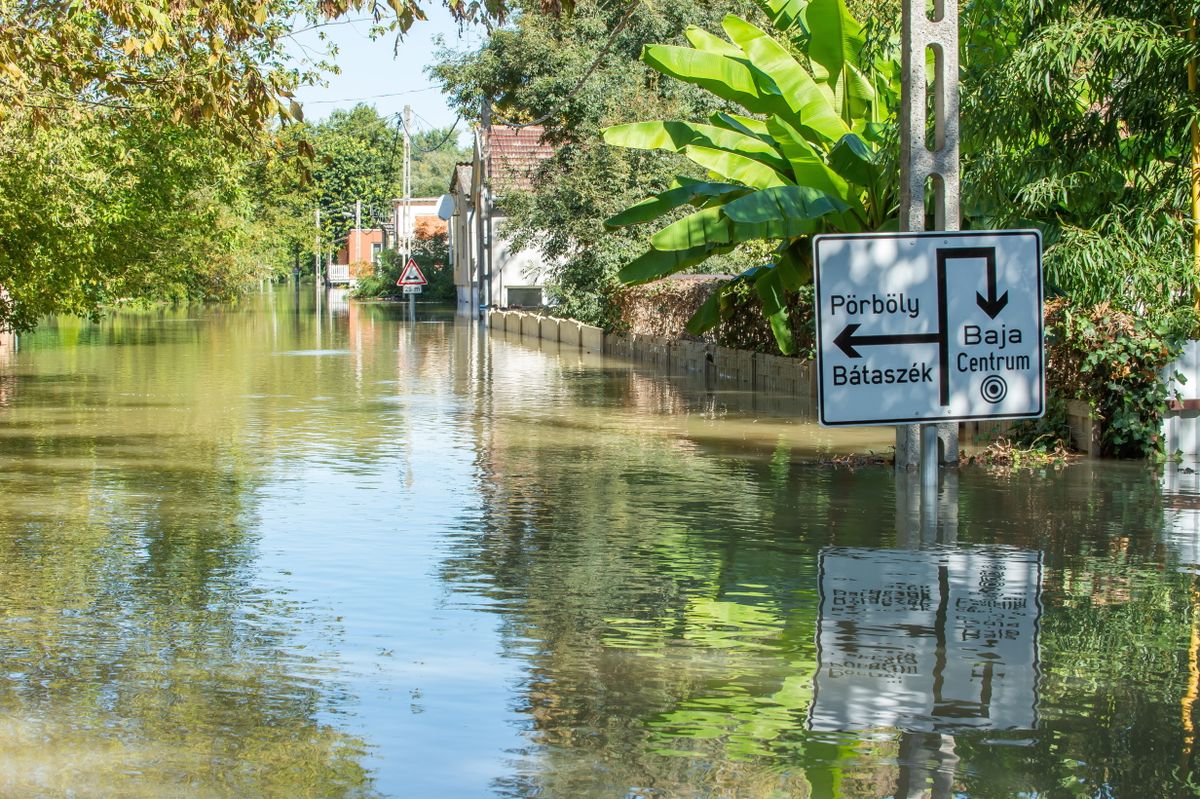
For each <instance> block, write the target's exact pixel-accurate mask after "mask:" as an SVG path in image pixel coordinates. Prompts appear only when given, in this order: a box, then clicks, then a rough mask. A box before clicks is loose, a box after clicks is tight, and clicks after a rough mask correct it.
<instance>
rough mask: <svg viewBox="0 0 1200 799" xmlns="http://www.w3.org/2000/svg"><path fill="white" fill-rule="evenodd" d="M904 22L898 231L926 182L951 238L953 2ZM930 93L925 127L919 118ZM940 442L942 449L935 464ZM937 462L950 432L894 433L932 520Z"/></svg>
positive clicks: (917, 220) (937, 225) (952, 442)
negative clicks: (929, 65) (914, 469)
mask: <svg viewBox="0 0 1200 799" xmlns="http://www.w3.org/2000/svg"><path fill="white" fill-rule="evenodd" d="M903 14H904V16H903V23H902V25H901V50H902V76H901V81H902V83H901V93H900V229H901V230H904V231H914V232H919V231H923V230H925V190H926V186H927V184H928V183H930V182H931V183H932V186H931V188H932V194H933V208H934V211H933V226H934V229H935V230H958V228H959V173H958V138H959V137H958V131H959V128H958V0H934V8H933V18H932V19H931V18H930V14H929V9H928V4H927V2H926V0H904V5H903ZM930 50H932V51H933V55H934V66H935V71H934V82H933V86H932V87H930V86H929V85H928V84H927V81H926V73H925V70H926V53H927V52H928V51H930ZM931 88H932V92H931V91H930V90H931ZM931 93H932V94H933V119H932V120H930V119H927V118H926V113H927V108H928V105H927V104H928V97H929V95H930V94H931ZM930 122H932V123H933V124H932V133H933V136H932V139H933V141H932V142H928V136H927V132H926V131H927V128H928V126H929V123H930ZM927 142H928V143H927ZM930 144H932V147H931V146H929V145H930ZM939 439H940V440H941V443H942V445H943V447H944V453H943V455H942V456H941V458H939V454H938V442H939ZM942 458H944V459H945V460H946V461H951V460H957V459H958V425H957V424H955V423H949V424H922V425H901V426H899V427H897V428H896V467H897V468H909V467H911V466H916V465H918V464H920V472H921V485H922V499H923V500H924V499H925V498H926V497H928V506H927V510H929V512H930V513H931V514H936V506H937V503H936V496H937V480H938V461H939V460H941V459H942ZM934 518H936V516H934Z"/></svg>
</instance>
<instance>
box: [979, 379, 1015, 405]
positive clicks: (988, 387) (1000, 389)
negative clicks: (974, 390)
mask: <svg viewBox="0 0 1200 799" xmlns="http://www.w3.org/2000/svg"><path fill="white" fill-rule="evenodd" d="M979 393H980V394H982V395H983V398H984V399H985V400H987V401H988V402H990V403H992V404H993V405H996V404H997V403H1000V402H1003V401H1004V398H1005V397H1006V396H1008V383H1005V382H1004V378H1003V377H1001V376H1000V375H988V376H987V377H985V378H983V385H982V386H980V387H979Z"/></svg>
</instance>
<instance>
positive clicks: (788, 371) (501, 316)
mask: <svg viewBox="0 0 1200 799" xmlns="http://www.w3.org/2000/svg"><path fill="white" fill-rule="evenodd" d="M488 324H489V326H490V329H491V331H492V332H494V333H499V332H505V333H508V334H509V335H518V336H520V337H522V338H526V339H531V340H540V341H557V342H558V343H560V344H563V345H567V346H571V347H578V348H580V349H582V350H583V351H585V352H590V353H593V354H597V355H608V356H611V357H614V358H625V359H627V360H631V361H637V362H639V363H645V364H648V365H650V366H653V367H655V368H656V369H659V370H661V371H662V372H663V373H664V374H668V375H693V376H696V377H703V378H705V379H706V380H708V381H711V382H713V383H719V384H723V385H726V386H729V387H730V388H742V389H746V390H758V391H767V392H771V393H775V394H788V395H791V396H795V397H804V398H807V399H810V400H813V401H815V400H816V396H817V382H816V379H817V378H816V369H815V368H814V364H813V362H812V361H810V360H805V359H801V358H784V357H781V356H778V355H767V354H765V353H760V352H750V351H748V350H738V349H732V348H729V347H720V346H717V345H716V344H715V343H712V342H707V341H686V340H679V339H668V338H665V337H662V336H645V335H636V334H626V333H605V332H604V331H603V330H602V329H601V328H598V327H592V326H591V325H585V324H582V323H581V322H576V321H574V320H572V319H557V318H554V317H547V316H539V315H537V314H529V313H523V312H520V311H492V312H491V313H490V314H489V315H488Z"/></svg>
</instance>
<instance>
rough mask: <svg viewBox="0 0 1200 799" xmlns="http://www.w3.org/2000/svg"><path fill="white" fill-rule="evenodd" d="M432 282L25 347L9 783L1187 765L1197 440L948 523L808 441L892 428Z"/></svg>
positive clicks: (812, 783) (6, 463) (1016, 771)
mask: <svg viewBox="0 0 1200 799" xmlns="http://www.w3.org/2000/svg"><path fill="white" fill-rule="evenodd" d="M406 317H407V309H406V308H404V307H395V306H385V305H374V304H359V303H354V302H350V303H348V304H346V305H344V306H343V305H341V301H340V300H338V299H337V298H336V297H335V298H327V297H325V295H324V294H323V293H322V294H315V293H313V292H312V291H311V290H310V289H309V288H307V287H305V288H303V289H302V290H300V291H298V292H297V291H296V290H294V289H293V288H289V289H287V290H285V291H280V292H278V293H277V294H276V295H275V296H267V297H264V298H263V301H262V303H261V304H248V305H246V306H244V307H240V308H224V309H216V310H198V309H193V310H190V311H180V312H167V313H157V312H156V313H148V314H126V315H121V316H118V317H116V318H114V319H112V320H109V321H106V322H105V323H103V324H101V325H89V324H82V323H76V322H71V321H69V320H61V321H58V322H55V323H52V324H49V325H47V326H46V328H44V329H43V330H42V331H40V332H39V333H38V334H36V335H35V336H33V337H31V339H30V340H29V341H28V346H27V348H26V349H25V350H24V351H22V352H19V353H14V354H13V356H12V357H11V359H10V360H9V362H8V363H7V365H4V366H3V367H0V491H2V492H3V496H4V500H5V501H4V503H3V506H0V558H2V561H0V562H2V563H3V564H4V566H3V569H2V570H0V571H2V572H3V575H2V577H0V664H2V665H3V667H4V668H3V670H0V716H3V719H4V721H5V724H4V729H5V730H6V732H5V733H4V734H3V735H0V753H2V754H3V756H4V757H5V758H6V762H7V763H10V764H14V765H15V767H14V768H12V769H10V770H9V771H7V772H5V774H4V775H2V776H0V794H4V795H39V794H43V795H45V794H48V795H58V794H68V793H70V792H71V791H74V792H76V793H77V794H83V793H86V792H87V791H88V790H92V791H94V792H96V793H99V794H102V795H103V794H106V795H135V796H136V795H139V794H141V795H148V796H149V795H153V796H171V795H180V796H184V795H186V796H194V795H211V796H230V795H235V794H237V795H241V796H247V797H249V796H258V795H278V796H305V795H312V796H364V795H365V796H370V795H384V796H438V797H459V796H461V797H472V798H473V797H480V796H487V795H496V796H512V797H535V796H541V797H572V799H574V798H575V797H582V798H587V797H613V796H617V797H620V796H630V797H675V796H687V797H718V796H720V797H728V796H737V797H777V796H788V797H793V796H795V797H861V796H873V797H883V796H904V797H906V799H907V797H910V796H916V795H920V794H921V793H922V792H926V793H932V794H933V795H935V796H939V797H940V796H951V795H956V796H970V797H1009V796H1014V795H1031V796H1032V795H1039V796H1059V795H1072V796H1073V795H1086V796H1106V797H1107V796H1113V797H1133V796H1137V797H1142V796H1180V795H1185V796H1186V795H1188V792H1189V790H1190V789H1188V788H1187V787H1186V781H1187V779H1188V777H1189V775H1190V774H1191V773H1192V772H1193V770H1194V767H1195V755H1194V738H1195V735H1194V730H1195V722H1196V718H1195V714H1196V707H1195V705H1196V696H1197V686H1200V677H1198V676H1197V674H1198V672H1197V667H1196V657H1195V653H1196V646H1197V641H1198V640H1200V639H1198V638H1197V626H1196V625H1197V618H1198V614H1197V607H1198V605H1200V602H1198V601H1197V594H1196V578H1197V575H1196V574H1195V573H1194V572H1195V571H1196V570H1197V569H1196V566H1197V564H1196V563H1195V554H1194V552H1195V549H1196V547H1195V541H1196V536H1195V531H1196V529H1198V525H1197V522H1196V513H1197V512H1200V510H1198V509H1200V502H1196V501H1195V497H1196V496H1197V495H1198V494H1200V486H1197V484H1196V483H1195V482H1189V481H1193V480H1194V478H1193V477H1192V476H1191V475H1190V474H1188V473H1186V472H1182V471H1181V472H1179V473H1178V474H1176V475H1175V476H1172V474H1173V473H1172V472H1170V471H1168V472H1166V473H1165V475H1166V476H1164V474H1163V473H1160V472H1158V471H1155V470H1154V469H1151V468H1147V467H1144V466H1141V465H1137V464H1112V463H1102V464H1091V465H1079V466H1074V467H1071V468H1070V469H1067V470H1065V471H1063V472H1061V473H1047V474H1035V473H1016V474H989V473H986V472H983V471H979V470H973V469H964V470H963V471H962V473H961V474H957V475H956V474H953V473H952V474H951V475H949V476H948V478H947V481H946V493H945V494H944V495H943V505H942V507H941V509H940V511H939V524H938V525H933V526H930V525H929V524H928V521H929V520H928V519H925V518H922V517H921V514H920V509H919V503H917V502H914V499H913V498H914V495H913V493H912V490H911V488H912V487H911V486H910V485H908V483H906V482H905V481H904V480H901V481H899V482H897V480H896V478H895V476H894V475H893V473H892V472H891V471H890V470H887V469H872V468H868V469H862V470H859V471H853V472H852V471H845V470H838V469H829V468H824V467H819V466H816V465H814V463H813V461H814V460H815V458H816V456H817V455H819V454H821V453H828V452H830V451H833V450H836V449H839V448H846V449H856V450H864V449H871V448H878V449H882V448H883V447H884V446H886V444H887V441H888V439H889V436H888V435H887V433H886V431H870V430H866V431H854V432H851V433H849V434H848V435H849V437H848V438H835V437H834V436H840V435H841V433H830V432H829V431H824V430H821V429H820V428H818V427H816V426H815V424H813V421H812V413H811V408H809V407H807V406H806V405H805V404H804V403H801V402H798V401H797V400H795V399H794V398H790V397H785V396H763V395H755V394H752V393H748V392H743V391H726V390H717V389H715V388H714V387H712V386H708V385H704V383H703V381H699V382H698V383H697V382H694V381H690V380H689V379H688V378H686V377H678V376H676V377H670V378H667V379H664V378H662V377H661V376H659V375H657V374H654V373H653V372H652V371H651V370H649V369H647V368H645V367H642V366H638V365H633V364H628V363H624V362H620V361H615V360H612V359H605V358H600V357H596V356H591V355H586V354H581V353H580V352H578V351H576V350H571V349H569V348H560V347H558V346H557V345H553V346H550V345H534V346H531V345H530V344H528V343H526V342H523V341H521V340H519V339H514V338H511V337H504V336H489V335H488V334H486V333H485V332H482V331H481V330H480V329H479V328H478V327H477V326H475V325H472V324H469V323H465V322H463V321H462V320H457V319H455V318H454V317H453V316H451V315H449V314H446V313H442V312H440V311H436V310H431V309H429V308H428V307H422V306H418V310H417V311H416V315H415V317H416V318H415V319H414V320H413V323H409V322H408V321H407V320H406ZM4 392H6V393H4ZM1171 480H1175V482H1173V483H1172V482H1170V481H1171ZM1164 481H1166V482H1164ZM952 491H956V492H957V497H956V498H955V500H954V501H953V502H951V501H950V496H951V492H952ZM1189 547H1191V548H1190V549H1189ZM879 584H882V586H883V587H882V588H878V585H879ZM898 584H903V585H905V586H909V587H907V588H903V590H901V591H900V592H899V594H896V590H897V589H896V585H898ZM889 585H890V586H891V589H890V590H892V591H893V593H892V595H893V596H896V595H900V596H905V597H907V596H909V594H910V593H912V591H915V594H914V595H915V596H917V597H919V599H918V601H917V604H916V607H912V606H910V605H903V604H901V605H900V606H895V605H893V606H889V607H886V608H885V607H883V602H882V599H880V600H879V601H875V602H871V601H863V602H858V603H855V604H850V603H848V602H847V601H846V597H848V596H850V595H851V594H856V595H858V596H866V597H868V599H869V598H870V597H871V596H872V594H871V593H870V592H871V591H874V590H877V588H878V590H880V591H881V593H880V594H878V595H876V596H877V597H880V598H881V597H882V596H883V593H882V592H883V591H886V590H889V589H888V586H889ZM873 586H874V587H873ZM910 589H912V590H910ZM838 591H841V592H842V593H841V596H842V597H843V601H842V604H841V605H840V606H839V607H837V608H835V607H834V606H833V599H834V594H835V593H836V592H838ZM922 591H923V592H924V593H922ZM864 592H865V593H864ZM1021 602H1023V603H1024V606H1023V607H1018V604H1019V603H1021ZM922 603H924V604H922ZM1039 603H1040V608H1041V612H1040V617H1039V616H1038V613H1037V608H1038V605H1039ZM897 607H899V608H902V609H903V612H902V613H901V610H899V609H897ZM901 615H903V616H904V618H900V616H901ZM980 618H982V619H985V620H987V621H988V623H986V624H980V623H979V622H978V619H980ZM1009 625H1011V626H1009ZM1010 630H1011V631H1012V632H1013V636H1014V637H1011V638H1010V637H1009V636H1008V634H1007V633H1008V631H1010ZM880 658H883V660H880ZM881 662H890V663H899V664H901V667H902V668H907V665H906V664H913V669H912V670H911V671H910V672H904V671H902V672H901V674H900V681H899V682H889V680H890V679H891V678H892V674H891V672H889V671H887V670H885V669H881V668H876V667H875V664H878V663H881ZM851 667H853V668H851ZM835 668H836V670H837V671H836V673H835ZM892 671H895V670H894V669H893V670H892ZM897 686H899V688H901V689H903V690H897Z"/></svg>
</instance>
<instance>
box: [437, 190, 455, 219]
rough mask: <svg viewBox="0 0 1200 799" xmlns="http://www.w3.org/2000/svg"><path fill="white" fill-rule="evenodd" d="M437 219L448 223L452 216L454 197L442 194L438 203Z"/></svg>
mask: <svg viewBox="0 0 1200 799" xmlns="http://www.w3.org/2000/svg"><path fill="white" fill-rule="evenodd" d="M437 215H438V219H443V220H446V221H449V219H450V217H452V216H454V196H453V195H450V194H443V195H442V199H441V200H440V201H438V210H437Z"/></svg>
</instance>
